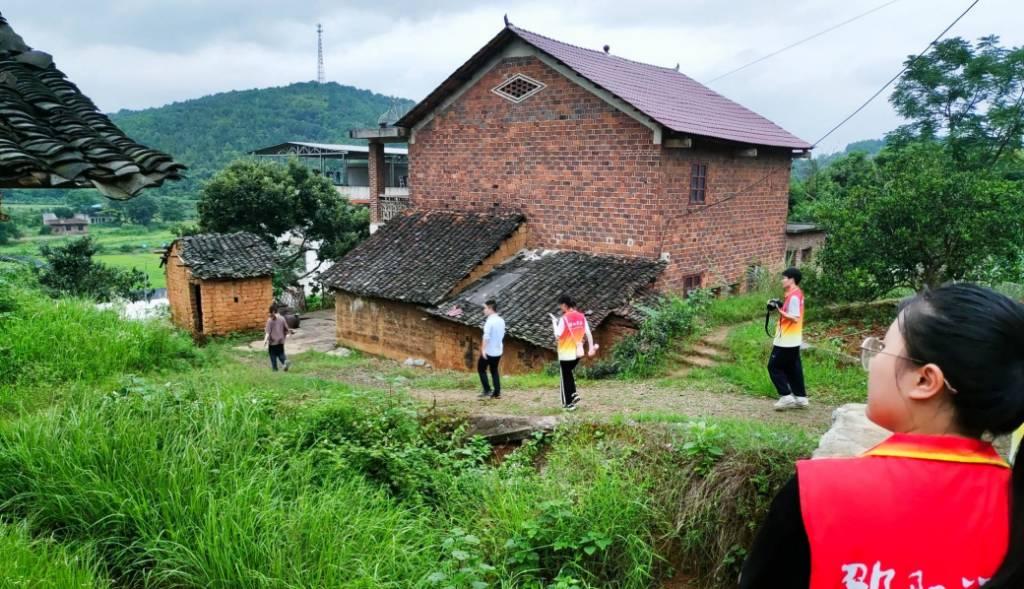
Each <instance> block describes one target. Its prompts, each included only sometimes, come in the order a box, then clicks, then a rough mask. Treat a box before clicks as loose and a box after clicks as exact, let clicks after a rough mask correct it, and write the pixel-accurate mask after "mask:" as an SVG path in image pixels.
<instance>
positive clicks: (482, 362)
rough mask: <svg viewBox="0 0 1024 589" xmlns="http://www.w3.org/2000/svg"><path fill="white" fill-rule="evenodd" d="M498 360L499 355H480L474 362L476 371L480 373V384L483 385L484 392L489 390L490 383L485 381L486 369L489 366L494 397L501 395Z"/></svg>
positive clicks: (499, 360) (499, 359)
mask: <svg viewBox="0 0 1024 589" xmlns="http://www.w3.org/2000/svg"><path fill="white" fill-rule="evenodd" d="M498 362H501V356H487V357H486V358H484V357H483V356H481V357H480V359H479V360H477V362H476V371H477V372H478V373H480V384H482V385H483V387H484V393H490V392H491V385H490V384H489V383H488V382H487V369H488V368H490V370H491V380H492V381H494V396H495V397H500V396H501V373H499V372H498Z"/></svg>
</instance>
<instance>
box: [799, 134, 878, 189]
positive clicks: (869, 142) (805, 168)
mask: <svg viewBox="0 0 1024 589" xmlns="http://www.w3.org/2000/svg"><path fill="white" fill-rule="evenodd" d="M883 147H885V139H864V140H862V141H854V142H853V143H850V144H849V145H847V146H846V147H845V148H844V149H843V150H842V151H837V152H835V153H829V154H825V155H821V156H817V157H815V158H814V159H813V160H793V177H794V178H796V179H798V180H806V179H807V176H809V175H810V173H811V167H812V165H814V164H816V165H817V167H818V169H822V168H825V167H826V166H828V165H829V164H831V163H832V162H834V161H835V160H837V159H839V158H841V157H843V156H845V155H847V154H851V153H857V152H860V153H866V154H868V155H875V154H876V153H878V152H879V151H882V148H883ZM812 161H813V162H814V164H812V163H811V162H812Z"/></svg>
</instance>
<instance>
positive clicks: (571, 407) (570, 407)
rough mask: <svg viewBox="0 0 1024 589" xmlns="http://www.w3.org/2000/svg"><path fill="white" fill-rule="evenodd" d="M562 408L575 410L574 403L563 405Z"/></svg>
mask: <svg viewBox="0 0 1024 589" xmlns="http://www.w3.org/2000/svg"><path fill="white" fill-rule="evenodd" d="M562 409H564V410H565V411H575V410H576V403H572V404H571V405H566V406H565V407H562Z"/></svg>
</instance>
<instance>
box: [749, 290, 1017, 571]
mask: <svg viewBox="0 0 1024 589" xmlns="http://www.w3.org/2000/svg"><path fill="white" fill-rule="evenodd" d="M861 357H862V362H863V363H864V366H865V368H866V369H867V370H868V408H867V416H868V418H869V419H871V421H873V422H875V423H877V424H878V425H880V426H882V427H884V428H886V429H888V430H890V431H892V432H894V433H893V435H892V436H891V437H890V438H889V439H887V440H886V441H885V442H882V443H881V444H879V445H878V446H876V447H874V448H872V449H871V450H869V451H867V452H866V453H865V454H864V455H862V456H860V457H857V458H845V459H842V458H840V459H822V460H805V461H801V462H800V463H798V464H797V469H796V471H797V472H796V477H794V478H793V479H792V480H791V481H790V482H789V483H788V484H787V485H786V486H785V487H783V489H782V491H781V492H780V493H779V494H778V496H777V497H776V498H775V501H774V503H773V504H772V507H771V511H770V512H769V514H768V517H767V519H766V520H765V522H764V524H763V525H762V528H761V530H760V532H759V533H758V537H757V539H756V540H755V542H754V546H753V547H752V548H751V552H750V555H749V557H748V558H747V561H746V563H744V566H743V574H742V575H741V577H740V587H741V588H748V587H749V588H754V587H756V588H771V589H788V588H801V589H802V588H808V587H809V588H810V589H905V588H906V589H975V588H978V587H982V586H984V587H985V589H1009V588H1013V589H1020V588H1022V587H1024V457H1022V458H1021V459H1020V460H1017V464H1016V467H1014V468H1013V470H1012V471H1011V468H1010V467H1009V465H1008V464H1007V463H1006V462H1004V461H1003V459H1002V458H1001V457H1000V456H999V454H997V453H996V451H995V450H994V449H993V448H992V445H991V444H989V443H988V442H986V441H984V437H986V436H988V435H1002V434H1008V433H1010V432H1013V431H1014V430H1015V429H1016V428H1017V427H1018V426H1019V425H1020V424H1021V423H1022V422H1024V305H1021V304H1020V303H1017V302H1015V301H1013V300H1011V299H1009V298H1007V297H1004V296H1002V295H1000V294H998V293H996V292H993V291H991V290H988V289H985V288H981V287H978V286H973V285H967V284H960V285H952V286H945V287H942V288H939V289H936V290H934V291H930V292H925V293H924V294H922V295H919V296H918V297H916V298H915V299H913V300H911V301H910V302H909V303H908V304H907V305H905V306H904V307H903V309H902V310H901V311H900V313H899V315H898V317H897V318H896V321H894V322H893V324H892V325H891V326H890V327H889V331H888V332H887V333H886V335H885V339H884V340H879V339H877V338H868V339H867V340H865V342H864V344H863V346H862V356H861Z"/></svg>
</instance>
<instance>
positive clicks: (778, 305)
mask: <svg viewBox="0 0 1024 589" xmlns="http://www.w3.org/2000/svg"><path fill="white" fill-rule="evenodd" d="M802 277H803V276H802V274H801V273H800V270H798V269H796V268H787V269H786V270H785V271H784V272H783V273H782V286H783V288H785V289H786V294H785V297H784V298H783V299H782V300H781V301H780V300H778V299H774V300H771V301H769V302H768V308H769V310H770V311H778V313H779V322H778V328H777V329H776V330H775V342H774V344H775V345H774V346H772V355H771V357H770V358H769V359H768V376H769V377H771V379H772V384H774V385H775V389H776V390H777V391H778V392H779V400H778V401H777V402H776V403H775V410H776V411H785V410H787V409H806V408H807V404H808V401H807V391H806V390H805V389H804V369H803V366H802V365H801V364H800V346H801V344H803V327H804V293H803V291H802V290H800V279H801V278H802Z"/></svg>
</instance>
